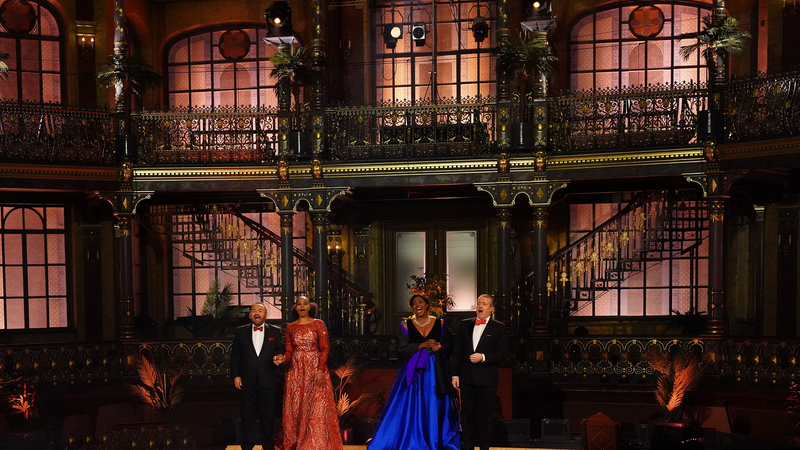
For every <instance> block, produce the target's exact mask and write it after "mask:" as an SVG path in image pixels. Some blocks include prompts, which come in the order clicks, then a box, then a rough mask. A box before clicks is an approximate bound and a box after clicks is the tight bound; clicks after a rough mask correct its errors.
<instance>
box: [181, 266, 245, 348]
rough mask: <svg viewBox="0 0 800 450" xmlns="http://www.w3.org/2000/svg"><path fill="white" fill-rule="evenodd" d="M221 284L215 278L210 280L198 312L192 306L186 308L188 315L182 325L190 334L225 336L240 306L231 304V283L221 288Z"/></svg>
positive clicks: (238, 312) (236, 317)
mask: <svg viewBox="0 0 800 450" xmlns="http://www.w3.org/2000/svg"><path fill="white" fill-rule="evenodd" d="M221 286H222V284H221V283H220V281H219V279H217V278H215V279H214V281H212V282H211V284H210V285H209V286H208V291H207V292H206V300H205V302H203V308H202V309H201V310H200V314H198V313H197V310H196V309H195V308H193V307H189V308H187V310H188V311H189V316H188V317H187V318H185V319H184V320H183V322H184V324H183V327H184V328H186V329H187V330H189V332H190V333H192V336H194V337H222V336H225V335H227V334H228V332H229V331H230V328H231V327H232V326H233V325H234V324H235V323H236V319H238V318H239V316H240V314H241V312H242V307H240V306H231V301H232V300H233V293H232V289H233V284H232V283H228V284H226V285H225V287H222V288H221ZM220 288H221V289H220Z"/></svg>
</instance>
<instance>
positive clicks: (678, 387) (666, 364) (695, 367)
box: [649, 351, 706, 422]
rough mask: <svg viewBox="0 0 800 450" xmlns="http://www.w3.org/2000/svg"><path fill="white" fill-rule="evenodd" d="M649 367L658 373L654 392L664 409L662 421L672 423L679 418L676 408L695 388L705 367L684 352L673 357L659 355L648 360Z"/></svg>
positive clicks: (698, 358)
mask: <svg viewBox="0 0 800 450" xmlns="http://www.w3.org/2000/svg"><path fill="white" fill-rule="evenodd" d="M649 362H650V367H652V368H653V369H654V370H656V371H657V372H658V380H657V381H656V387H655V388H654V392H655V394H656V400H658V403H659V404H660V405H661V406H662V407H663V408H664V420H665V421H667V422H672V421H675V420H677V419H679V418H680V414H678V411H679V410H678V407H680V406H681V404H682V403H683V398H684V396H685V395H686V393H688V392H689V391H691V390H692V389H694V388H695V387H696V386H697V383H698V381H699V380H700V378H701V377H702V375H703V372H704V370H705V367H706V366H704V365H703V364H702V359H701V357H700V356H698V355H692V354H688V353H686V352H684V351H680V352H677V353H676V354H674V355H671V356H667V355H659V356H657V357H655V358H650V359H649Z"/></svg>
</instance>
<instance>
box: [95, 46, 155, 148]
mask: <svg viewBox="0 0 800 450" xmlns="http://www.w3.org/2000/svg"><path fill="white" fill-rule="evenodd" d="M97 80H98V84H99V86H100V87H101V88H111V87H113V88H114V89H115V90H116V92H115V96H114V103H115V105H116V113H117V123H118V125H117V131H116V136H117V141H116V143H115V145H116V149H115V151H116V156H117V159H119V160H130V159H134V158H135V157H136V148H135V142H134V140H133V139H132V136H131V133H130V130H131V125H130V122H131V121H130V118H131V117H130V116H131V95H132V94H135V95H137V96H142V95H144V92H145V91H146V90H147V89H149V88H151V87H154V86H156V85H158V84H159V83H161V75H159V74H158V73H156V72H154V71H153V69H152V67H151V66H150V64H148V63H147V61H145V59H144V58H143V57H142V56H141V55H138V54H136V55H133V56H126V55H111V56H109V57H108V59H107V60H106V62H104V63H103V64H101V65H100V70H99V71H98V73H97Z"/></svg>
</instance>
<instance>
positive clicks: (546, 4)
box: [530, 0, 552, 19]
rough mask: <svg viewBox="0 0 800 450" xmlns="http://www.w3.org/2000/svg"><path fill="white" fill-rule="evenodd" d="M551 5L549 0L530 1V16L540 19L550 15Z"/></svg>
mask: <svg viewBox="0 0 800 450" xmlns="http://www.w3.org/2000/svg"><path fill="white" fill-rule="evenodd" d="M551 9H552V5H551V3H550V1H549V0H539V1H534V2H533V3H531V10H530V18H531V19H541V18H545V17H550V13H551V12H552V10H551Z"/></svg>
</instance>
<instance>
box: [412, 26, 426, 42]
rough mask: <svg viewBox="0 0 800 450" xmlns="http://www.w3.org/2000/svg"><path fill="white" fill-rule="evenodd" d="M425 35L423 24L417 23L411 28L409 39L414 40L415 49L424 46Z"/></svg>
mask: <svg viewBox="0 0 800 450" xmlns="http://www.w3.org/2000/svg"><path fill="white" fill-rule="evenodd" d="M427 34H428V30H426V29H425V24H424V23H423V22H417V23H415V24H414V25H412V26H411V39H413V40H414V43H416V44H417V47H422V46H423V45H425V36H426V35H427Z"/></svg>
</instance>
